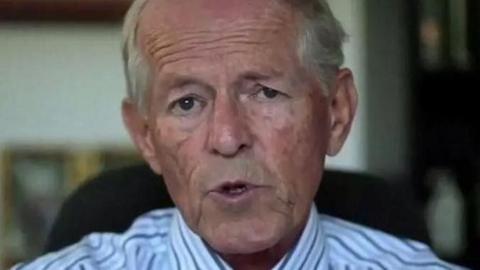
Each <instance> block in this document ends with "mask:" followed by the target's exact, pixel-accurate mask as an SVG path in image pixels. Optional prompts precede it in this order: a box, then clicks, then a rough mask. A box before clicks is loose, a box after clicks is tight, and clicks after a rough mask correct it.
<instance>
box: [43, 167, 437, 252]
mask: <svg viewBox="0 0 480 270" xmlns="http://www.w3.org/2000/svg"><path fill="white" fill-rule="evenodd" d="M411 198H412V196H409V193H408V192H402V189H399V188H398V187H394V186H392V184H390V183H388V182H387V181H385V180H382V179H379V178H376V177H373V176H370V175H366V174H358V173H350V172H341V171H328V170H327V171H326V172H325V174H324V177H323V180H322V184H321V185H320V190H319V192H318V193H317V196H316V198H315V203H316V205H317V207H318V209H319V211H320V212H321V213H325V214H328V215H332V216H336V217H339V218H343V219H346V220H349V221H352V222H355V223H359V224H362V225H366V226H369V227H372V228H375V229H379V230H382V231H385V232H388V233H392V234H394V235H396V236H399V237H404V238H410V239H415V240H419V241H422V242H425V243H427V244H428V243H429V238H428V234H427V230H426V226H425V222H424V221H423V219H422V216H421V215H420V211H419V208H418V207H416V205H415V203H414V201H413V199H411ZM171 206H174V204H173V202H172V200H171V198H170V196H169V195H168V192H167V189H166V187H165V185H164V183H163V179H162V177H161V176H158V175H155V174H154V173H153V172H152V170H150V168H149V167H148V166H147V165H145V164H141V165H136V166H132V167H127V168H122V169H117V170H113V171H109V172H104V173H101V174H100V175H98V176H96V177H95V178H93V179H91V180H90V181H87V182H86V183H85V184H84V185H82V186H80V187H79V188H78V189H77V190H76V191H74V192H73V193H72V194H71V195H70V196H69V197H68V198H67V199H66V201H65V202H64V204H63V205H62V207H61V209H60V212H59V213H58V215H57V218H56V220H55V222H54V224H53V226H52V229H51V231H50V234H49V237H48V239H47V243H46V247H45V251H46V252H49V251H54V250H58V249H60V248H62V247H65V246H67V245H70V244H73V243H75V242H78V241H79V240H80V239H81V238H82V237H83V236H85V235H87V234H89V233H92V232H122V231H125V230H126V229H127V228H128V227H129V226H130V224H131V223H132V222H133V220H134V219H135V218H136V217H138V216H139V215H141V214H143V213H145V212H148V211H150V210H153V209H158V208H166V207H171Z"/></svg>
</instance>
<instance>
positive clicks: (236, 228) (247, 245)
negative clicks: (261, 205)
mask: <svg viewBox="0 0 480 270" xmlns="http://www.w3.org/2000/svg"><path fill="white" fill-rule="evenodd" d="M279 221H280V220H278V219H275V218H273V219H271V220H270V222H254V221H233V222H225V223H222V224H220V225H219V226H215V229H214V230H209V232H210V233H207V234H206V235H204V239H205V240H206V241H207V242H208V244H209V245H210V246H211V247H212V248H213V249H214V250H216V251H217V252H218V253H221V254H252V253H257V252H261V251H264V250H267V249H270V248H272V247H274V246H275V245H277V244H279V243H280V242H281V241H282V239H283V238H284V237H285V236H286V235H287V234H288V227H289V226H287V222H286V220H282V221H280V222H279Z"/></svg>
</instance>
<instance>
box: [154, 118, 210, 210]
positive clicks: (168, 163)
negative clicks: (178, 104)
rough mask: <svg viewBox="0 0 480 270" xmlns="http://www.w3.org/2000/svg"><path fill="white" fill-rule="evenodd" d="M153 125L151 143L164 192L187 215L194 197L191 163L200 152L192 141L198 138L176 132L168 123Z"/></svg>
mask: <svg viewBox="0 0 480 270" xmlns="http://www.w3.org/2000/svg"><path fill="white" fill-rule="evenodd" d="M156 126H157V127H158V128H156V129H155V130H154V134H153V142H154V146H155V151H156V155H157V157H158V162H159V164H160V167H161V168H162V174H163V176H164V179H165V183H166V185H167V188H168V191H169V193H170V195H171V197H172V199H173V200H174V201H175V203H176V204H177V206H181V207H182V206H183V207H182V208H184V211H188V212H191V211H193V209H191V208H192V205H193V204H194V203H192V200H195V198H196V197H195V184H196V183H194V182H193V181H192V177H191V176H192V172H193V170H194V169H195V168H196V167H197V165H198V164H196V163H195V162H196V161H198V160H199V158H197V157H195V156H194V155H195V153H200V150H199V149H196V148H198V147H199V146H200V145H201V144H199V143H198V142H195V140H198V137H199V136H195V134H194V133H192V132H187V131H184V130H179V129H178V128H176V127H175V126H173V125H171V124H170V123H169V122H168V120H166V121H163V120H158V123H157V124H156ZM160 127H161V128H160Z"/></svg>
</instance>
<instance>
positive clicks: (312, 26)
mask: <svg viewBox="0 0 480 270" xmlns="http://www.w3.org/2000/svg"><path fill="white" fill-rule="evenodd" d="M148 1H149V0H135V1H134V2H133V4H132V6H131V7H130V9H129V11H128V12H127V15H126V16H125V21H124V25H123V64H124V71H125V77H126V82H127V95H128V98H129V99H130V100H131V101H132V102H135V103H136V105H137V106H138V108H139V109H141V110H145V109H146V107H147V104H146V101H145V98H146V96H147V90H148V89H149V84H150V67H149V65H148V63H147V61H145V57H144V55H143V54H142V51H141V49H140V48H139V46H138V39H137V38H138V37H137V34H138V33H137V29H138V24H139V18H140V14H141V12H142V10H143V8H144V6H145V4H146V3H147V2H148ZM283 1H286V2H287V3H288V4H290V5H291V6H292V7H293V8H295V9H298V10H299V11H301V13H302V15H303V20H302V22H300V24H299V26H300V27H301V29H300V30H301V32H300V33H301V34H300V37H299V41H298V53H299V57H300V60H301V61H302V63H303V64H304V65H305V66H306V67H307V68H308V69H310V70H312V71H313V72H314V74H315V75H316V76H317V78H318V80H319V81H320V83H321V86H322V88H323V90H324V92H325V94H328V91H329V89H331V87H333V82H334V81H335V76H336V73H337V70H338V68H339V67H340V66H341V65H342V64H343V61H344V55H343V50H342V44H343V42H344V40H345V37H346V35H345V32H344V30H343V28H342V26H341V24H340V23H339V22H338V21H337V19H336V18H335V17H334V15H333V13H332V11H331V9H330V7H329V5H328V3H327V2H326V0H283Z"/></svg>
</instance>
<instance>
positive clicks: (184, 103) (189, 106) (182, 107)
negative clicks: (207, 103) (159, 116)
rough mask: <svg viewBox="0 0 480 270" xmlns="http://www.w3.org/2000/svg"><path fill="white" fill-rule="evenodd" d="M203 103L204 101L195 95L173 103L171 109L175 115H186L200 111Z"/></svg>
mask: <svg viewBox="0 0 480 270" xmlns="http://www.w3.org/2000/svg"><path fill="white" fill-rule="evenodd" d="M203 105H204V104H203V103H202V101H200V100H199V99H197V98H195V97H192V96H189V97H183V98H180V99H178V100H177V101H175V102H174V103H173V104H172V106H171V111H172V113H173V114H174V115H178V116H186V115H189V114H192V113H198V112H199V111H200V110H201V109H202V107H203Z"/></svg>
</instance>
